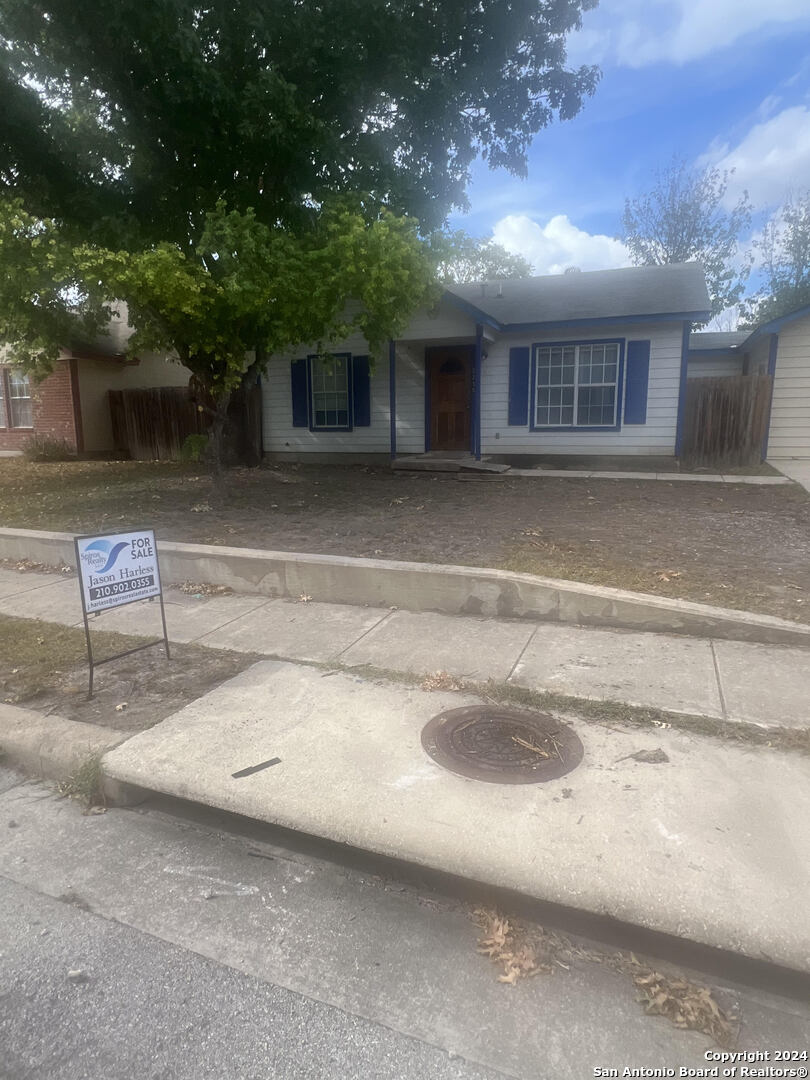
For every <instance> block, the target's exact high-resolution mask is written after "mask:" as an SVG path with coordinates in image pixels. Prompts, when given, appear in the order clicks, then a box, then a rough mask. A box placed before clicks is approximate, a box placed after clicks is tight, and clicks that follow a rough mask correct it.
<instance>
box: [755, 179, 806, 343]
mask: <svg viewBox="0 0 810 1080" xmlns="http://www.w3.org/2000/svg"><path fill="white" fill-rule="evenodd" d="M753 255H754V258H755V260H756V261H758V262H760V263H761V265H762V273H763V277H764V280H763V283H762V285H761V287H760V289H759V290H758V291H757V292H756V294H755V295H754V296H752V297H750V298H749V299H748V300H747V301H746V303H745V304H744V318H745V322H746V324H747V325H749V326H755V325H756V324H757V323H761V322H768V321H769V320H770V319H777V318H779V316H780V315H786V314H787V313H788V312H791V311H796V310H797V309H798V308H801V307H806V306H808V305H810V191H805V192H802V193H800V194H795V195H792V196H791V197H790V198H789V199H788V200H787V202H786V203H785V204H784V206H782V207H781V209H780V210H779V211H778V212H777V213H776V214H775V215H774V216H773V218H771V220H770V221H769V222H768V223H767V224H766V225H765V227H764V229H763V230H762V234H761V235H760V237H759V239H757V240H756V241H755V242H754V253H753Z"/></svg>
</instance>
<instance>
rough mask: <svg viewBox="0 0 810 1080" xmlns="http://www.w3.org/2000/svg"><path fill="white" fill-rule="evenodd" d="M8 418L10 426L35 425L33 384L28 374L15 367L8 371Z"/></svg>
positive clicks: (23, 426)
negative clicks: (32, 398)
mask: <svg viewBox="0 0 810 1080" xmlns="http://www.w3.org/2000/svg"><path fill="white" fill-rule="evenodd" d="M8 418H9V426H10V427H15V428H28V427H33V416H32V413H31V384H30V382H29V380H28V376H27V375H24V374H23V373H22V372H21V371H15V370H14V369H13V368H11V369H9V372H8Z"/></svg>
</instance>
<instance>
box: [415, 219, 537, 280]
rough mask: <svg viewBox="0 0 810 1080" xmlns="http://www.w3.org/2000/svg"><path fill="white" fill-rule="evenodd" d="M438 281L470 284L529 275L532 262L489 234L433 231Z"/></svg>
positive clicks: (456, 230)
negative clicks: (498, 242)
mask: <svg viewBox="0 0 810 1080" xmlns="http://www.w3.org/2000/svg"><path fill="white" fill-rule="evenodd" d="M430 243H431V249H432V253H433V257H434V258H435V260H436V276H437V277H438V279H439V281H445V282H456V283H458V284H469V283H470V282H473V281H503V280H504V279H506V278H525V277H530V275H531V272H532V264H531V263H530V262H529V260H528V259H524V257H523V256H522V255H515V254H513V253H512V252H511V251H507V250H506V248H505V247H504V246H503V245H502V244H496V243H495V241H494V239H493V238H492V237H491V236H482V237H477V236H471V235H470V234H469V233H468V232H465V231H464V229H452V230H448V231H444V232H438V233H435V234H434V235H433V236H432V237H431V238H430Z"/></svg>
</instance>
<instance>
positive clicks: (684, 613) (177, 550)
mask: <svg viewBox="0 0 810 1080" xmlns="http://www.w3.org/2000/svg"><path fill="white" fill-rule="evenodd" d="M158 550H159V554H160V564H161V573H162V575H163V580H164V582H167V583H179V582H183V581H200V582H208V583H211V584H214V585H227V586H229V587H230V588H232V589H233V590H234V592H237V593H253V594H259V595H262V596H269V597H279V596H287V597H298V596H301V595H302V594H306V595H307V596H309V597H311V599H313V600H317V601H320V602H322V603H335V604H352V605H356V606H361V605H368V606H372V607H397V608H401V609H403V610H405V611H436V612H440V613H442V614H446V615H477V616H497V617H500V618H513V619H531V620H539V621H541V622H561V623H569V624H575V625H580V626H602V627H618V628H621V629H626V630H637V631H647V632H651V633H664V634H686V635H690V636H694V637H713V638H725V639H728V640H733V641H753V642H760V643H762V644H766V645H800V646H805V647H810V625H807V624H803V623H793V622H789V621H788V620H787V619H777V618H774V617H773V616H770V615H757V614H755V613H753V612H746V611H734V610H732V609H729V608H718V607H711V606H709V605H707V604H697V603H694V602H692V601H691V600H671V599H669V598H667V597H656V596H651V595H648V594H645V593H636V592H629V591H627V590H624V589H613V588H608V587H606V586H601V585H586V584H583V583H580V582H576V581H564V580H557V579H555V578H542V577H535V576H533V575H531V574H516V573H512V572H511V571H509V570H490V569H487V568H481V567H475V566H451V565H441V564H435V563H412V562H393V561H391V562H389V561H386V560H383V559H361V558H352V557H349V556H338V555H310V554H299V553H297V552H288V551H264V550H257V549H253V548H232V547H218V546H213V545H206V544H182V543H174V542H168V541H159V542H158ZM0 558H7V559H32V560H33V561H35V562H41V563H45V564H56V563H59V562H62V563H65V564H67V565H69V566H75V555H74V547H73V534H72V533H58V532H39V531H35V530H31V529H0Z"/></svg>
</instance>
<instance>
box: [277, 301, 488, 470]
mask: <svg viewBox="0 0 810 1080" xmlns="http://www.w3.org/2000/svg"><path fill="white" fill-rule="evenodd" d="M474 340H475V323H474V322H473V320H472V319H470V318H469V317H468V316H467V315H464V314H463V313H461V312H459V311H458V310H457V309H456V308H454V307H453V306H452V305H450V304H447V303H446V302H442V303H441V304H440V305H439V306H438V307H437V308H436V309H435V310H434V311H433V312H428V311H419V312H417V313H416V315H414V317H413V318H412V319H411V321H410V323H409V324H408V327H407V329H406V330H405V331H404V332H403V334H402V335H401V337H400V339H399V340H398V342H397V453H399V454H421V453H423V452H424V449H425V346H426V345H427V344H441V343H442V342H456V343H458V342H460V341H467V342H472V341H474ZM315 351H316V346H315V345H302V346H301V347H300V348H297V349H295V350H294V351H293V352H290V353H288V354H287V355H285V356H274V357H273V358H272V359H271V360H270V362H269V363H268V366H267V374H266V375H265V376H264V377H263V378H262V388H263V416H262V419H263V426H264V449H265V452H266V453H286V454H305V453H320V454H324V453H326V454H387V453H389V452H390V448H391V428H390V421H389V408H388V403H389V390H388V357H387V356H385V357H382V358H380V359H378V360H377V363H376V366H375V371H374V373H373V374H372V376H371V388H370V389H371V424H370V426H369V427H356V428H355V429H354V431H310V430H309V429H308V428H305V427H293V423H292V388H291V385H290V381H291V380H290V363H291V361H292V360H294V359H296V358H300V357H304V356H307V355H308V354H310V353H313V352H315ZM328 351H329V352H336V353H337V352H350V353H352V354H353V355H354V356H367V355H368V353H369V348H368V343H367V342H366V341H365V339H364V338H362V337H361V336H360V335H359V334H358V335H355V336H354V337H351V338H347V339H346V341H342V342H340V343H339V344H337V345H330V346H329V350H328Z"/></svg>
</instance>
